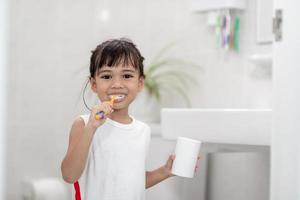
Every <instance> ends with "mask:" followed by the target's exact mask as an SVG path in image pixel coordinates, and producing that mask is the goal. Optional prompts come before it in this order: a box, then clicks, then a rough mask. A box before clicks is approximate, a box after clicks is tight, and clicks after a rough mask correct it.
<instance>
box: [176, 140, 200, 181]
mask: <svg viewBox="0 0 300 200" xmlns="http://www.w3.org/2000/svg"><path fill="white" fill-rule="evenodd" d="M200 146H201V141H198V140H194V139H190V138H185V137H178V138H177V143H176V149H175V156H176V157H175V160H174V162H173V166H172V174H175V175H177V176H182V177H186V178H192V177H193V176H194V173H195V167H196V164H197V160H198V154H199V150H200Z"/></svg>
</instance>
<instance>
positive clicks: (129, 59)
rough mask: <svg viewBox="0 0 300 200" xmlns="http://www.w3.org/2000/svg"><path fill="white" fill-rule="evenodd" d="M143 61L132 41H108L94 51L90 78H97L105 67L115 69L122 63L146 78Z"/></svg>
mask: <svg viewBox="0 0 300 200" xmlns="http://www.w3.org/2000/svg"><path fill="white" fill-rule="evenodd" d="M143 61H144V57H143V56H142V55H141V53H140V51H139V50H138V49H137V47H136V45H135V44H134V43H133V42H132V41H131V40H129V39H127V38H120V39H112V40H107V41H105V42H103V43H101V44H100V45H98V46H97V47H96V49H94V50H93V51H92V56H91V60H90V78H95V75H97V72H98V71H99V69H101V68H102V67H103V66H109V67H113V66H117V65H119V64H120V63H123V64H124V65H125V66H129V65H131V66H133V67H134V68H135V69H137V70H138V72H139V75H140V77H143V78H145V74H144V64H143Z"/></svg>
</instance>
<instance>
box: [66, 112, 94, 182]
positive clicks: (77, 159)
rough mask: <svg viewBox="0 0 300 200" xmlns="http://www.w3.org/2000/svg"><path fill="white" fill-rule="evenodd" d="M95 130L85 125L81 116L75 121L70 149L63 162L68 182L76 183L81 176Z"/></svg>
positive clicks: (70, 139)
mask: <svg viewBox="0 0 300 200" xmlns="http://www.w3.org/2000/svg"><path fill="white" fill-rule="evenodd" d="M95 131H96V129H95V128H93V127H92V126H85V124H84V121H83V120H82V119H81V118H79V119H77V120H75V122H74V123H73V126H72V128H71V131H70V138H69V147H68V151H67V154H66V156H65V158H64V159H63V161H62V164H61V172H62V176H63V179H64V180H65V181H66V182H68V183H74V182H76V181H77V180H78V179H79V178H80V176H81V174H82V172H83V170H84V167H85V163H86V160H87V157H88V153H89V147H90V144H91V142H92V139H93V135H94V133H95Z"/></svg>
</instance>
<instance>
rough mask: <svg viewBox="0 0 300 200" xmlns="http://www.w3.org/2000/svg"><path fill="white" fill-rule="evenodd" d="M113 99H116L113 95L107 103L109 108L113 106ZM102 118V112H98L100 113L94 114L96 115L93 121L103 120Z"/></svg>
mask: <svg viewBox="0 0 300 200" xmlns="http://www.w3.org/2000/svg"><path fill="white" fill-rule="evenodd" d="M115 99H116V97H115V96H114V95H113V96H112V97H111V100H110V102H109V104H110V105H111V106H113V105H114V101H115ZM103 118H104V112H103V111H100V112H97V113H96V115H95V119H96V120H100V119H103Z"/></svg>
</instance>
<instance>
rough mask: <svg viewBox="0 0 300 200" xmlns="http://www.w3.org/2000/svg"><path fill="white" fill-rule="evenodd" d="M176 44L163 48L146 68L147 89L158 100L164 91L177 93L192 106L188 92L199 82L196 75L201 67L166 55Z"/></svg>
mask: <svg viewBox="0 0 300 200" xmlns="http://www.w3.org/2000/svg"><path fill="white" fill-rule="evenodd" d="M173 45H174V44H171V45H168V46H166V47H165V48H163V49H162V50H161V51H160V52H159V53H158V55H157V56H156V57H155V58H154V59H153V60H154V61H153V62H151V63H150V64H149V65H148V66H146V70H145V75H146V79H145V90H146V91H147V93H148V94H149V95H150V96H153V97H154V98H155V99H156V100H157V101H158V102H160V101H161V95H162V93H163V92H164V93H172V92H173V93H176V94H179V95H180V97H182V98H183V100H184V102H185V104H186V105H187V106H188V107H190V105H191V103H190V99H189V97H188V95H187V93H186V91H187V89H188V88H189V87H190V85H195V84H197V81H196V77H195V76H194V74H195V70H201V67H200V66H199V65H197V64H194V63H192V62H188V61H185V60H183V59H179V58H173V57H165V56H164V54H165V52H167V51H168V50H169V49H170V48H171V47H172V46H173Z"/></svg>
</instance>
